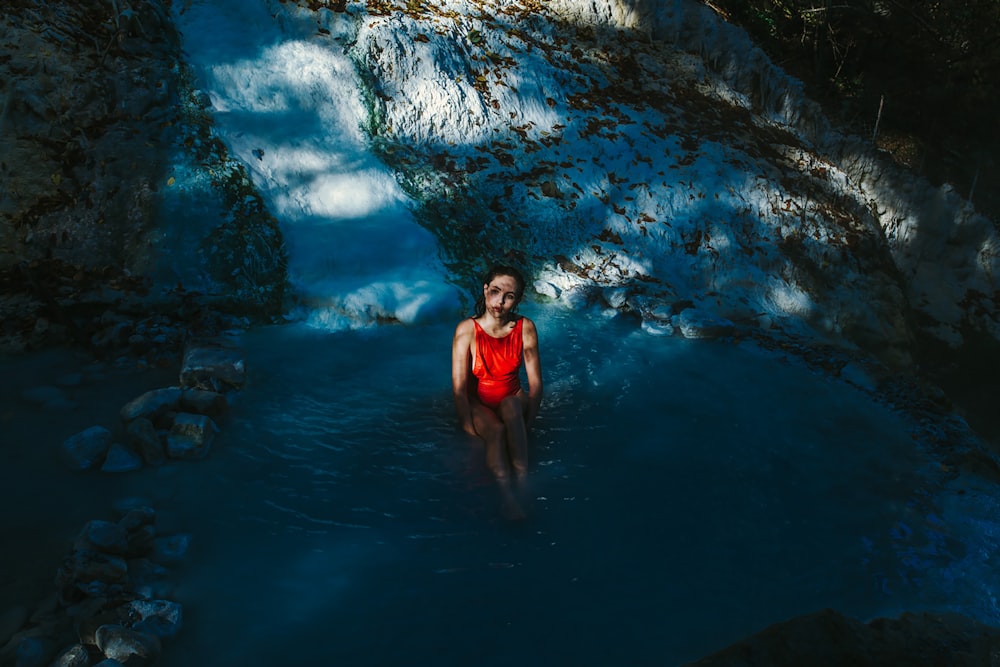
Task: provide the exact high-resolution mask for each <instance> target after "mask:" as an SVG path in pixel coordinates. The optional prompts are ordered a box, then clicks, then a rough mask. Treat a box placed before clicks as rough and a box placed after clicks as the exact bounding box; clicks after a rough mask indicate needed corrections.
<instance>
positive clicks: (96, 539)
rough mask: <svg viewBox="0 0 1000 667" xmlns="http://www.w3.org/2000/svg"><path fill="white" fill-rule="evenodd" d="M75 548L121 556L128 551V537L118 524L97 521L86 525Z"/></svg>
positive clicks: (78, 537)
mask: <svg viewBox="0 0 1000 667" xmlns="http://www.w3.org/2000/svg"><path fill="white" fill-rule="evenodd" d="M73 548H74V549H75V550H77V551H99V552H101V553H106V554H115V555H121V554H124V553H125V552H126V550H127V549H128V535H127V533H126V531H125V529H124V528H122V527H121V526H119V525H118V524H117V523H112V522H111V521H100V520H96V519H95V520H93V521H88V522H87V523H86V524H84V526H83V529H82V530H81V531H80V534H79V535H78V536H77V538H76V541H75V542H74V543H73Z"/></svg>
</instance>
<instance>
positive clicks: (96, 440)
mask: <svg viewBox="0 0 1000 667" xmlns="http://www.w3.org/2000/svg"><path fill="white" fill-rule="evenodd" d="M110 449H111V431H109V430H108V429H106V428H104V427H103V426H91V427H90V428H88V429H86V430H84V431H80V432H79V433H77V434H76V435H72V436H70V437H69V438H67V439H66V440H64V441H63V444H62V452H63V458H65V460H66V462H67V463H68V464H69V466H70V467H71V468H73V469H74V470H91V469H93V468H96V467H97V466H99V465H101V464H102V463H104V458H105V457H106V456H107V455H108V450H110Z"/></svg>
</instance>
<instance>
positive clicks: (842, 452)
mask: <svg viewBox="0 0 1000 667" xmlns="http://www.w3.org/2000/svg"><path fill="white" fill-rule="evenodd" d="M533 314H534V315H536V318H537V320H538V323H539V328H540V331H541V335H542V340H543V362H544V364H545V366H544V370H545V378H546V382H547V392H546V401H545V405H544V409H543V413H542V415H541V417H540V418H539V421H538V423H537V428H536V429H535V430H534V432H533V433H532V438H531V440H532V443H531V456H532V460H533V463H532V470H531V479H530V493H529V494H528V495H529V497H530V499H531V500H530V505H529V508H528V512H529V516H528V518H527V519H526V520H524V521H518V522H511V521H507V520H505V519H503V518H502V515H501V512H500V500H499V497H498V494H497V491H496V489H495V487H494V485H493V483H492V481H491V479H490V476H489V474H488V472H487V471H486V469H485V466H484V465H483V461H482V451H481V449H480V448H478V447H477V445H476V443H475V442H474V441H470V439H469V438H467V437H466V436H464V435H463V434H461V433H460V432H459V431H458V430H457V428H456V426H455V423H454V418H453V408H452V404H451V398H450V388H449V362H450V359H449V352H450V336H451V331H452V324H448V325H445V324H440V325H425V326H415V327H384V328H377V329H369V330H363V331H353V332H338V333H327V332H318V331H315V330H310V329H308V328H305V327H302V326H299V325H293V326H287V327H281V328H272V329H262V330H258V331H253V332H251V333H250V334H248V335H247V336H246V338H245V340H244V344H245V348H246V353H247V359H248V363H249V367H250V383H249V385H248V387H247V389H246V390H245V391H244V392H243V393H242V394H241V395H240V396H239V398H238V400H237V401H236V403H235V406H234V408H233V411H232V413H231V415H230V416H229V417H228V418H227V420H226V422H225V424H224V430H223V433H222V434H221V436H220V438H219V440H218V441H217V443H216V445H215V447H214V450H213V453H212V455H211V457H210V458H209V459H208V460H206V461H202V462H198V463H185V464H177V465H171V466H168V467H166V468H164V469H161V470H155V471H152V470H151V471H144V472H142V473H138V474H137V475H136V477H137V479H141V480H142V481H141V482H139V484H138V487H137V490H138V489H139V488H141V489H144V490H145V493H146V494H147V495H148V496H150V497H151V498H152V500H153V501H154V503H155V504H156V505H157V506H158V507H160V508H161V513H162V515H164V516H165V521H166V522H167V523H168V524H169V525H175V526H177V527H179V528H180V527H182V528H183V529H184V530H186V531H187V532H191V533H192V534H193V535H194V538H195V540H194V547H193V549H192V553H191V559H190V563H189V564H188V565H187V566H186V567H185V569H184V571H183V572H182V573H181V576H180V587H179V590H178V593H177V596H178V598H179V599H180V600H181V601H182V602H183V603H184V605H185V612H186V618H187V627H186V629H185V631H184V633H183V635H182V636H181V637H180V638H178V639H177V640H175V641H174V642H173V643H171V644H170V645H169V647H168V652H167V655H166V660H165V663H164V664H166V665H182V664H196V663H198V664H213V665H247V664H262V665H263V664H273V663H274V662H289V661H291V662H294V663H297V664H320V663H321V662H333V661H337V662H344V663H346V664H438V665H468V664H476V665H492V664H498V665H499V664H504V663H507V662H509V661H511V660H515V659H516V660H518V661H519V662H520V663H521V664H531V665H535V664H537V665H543V664H552V663H553V662H554V661H559V662H563V663H567V664H588V665H602V664H623V663H627V664H671V663H676V662H680V661H683V660H689V659H695V658H697V657H699V656H700V655H703V654H707V653H709V652H711V651H713V650H716V649H718V648H720V647H721V646H723V645H725V644H726V643H729V642H731V641H734V640H736V639H739V638H740V637H742V636H744V635H745V634H748V633H750V632H753V631H756V630H758V629H760V628H762V627H764V626H765V625H767V624H769V623H771V622H774V621H778V620H782V619H785V618H787V617H790V616H793V615H796V614H800V613H806V612H811V611H815V610H818V609H821V608H824V607H832V608H835V609H838V610H840V611H843V612H845V613H848V614H853V615H856V616H859V617H862V618H868V617H872V616H876V615H880V614H885V613H893V612H894V611H895V610H898V609H903V608H917V607H925V606H935V605H938V606H940V605H944V604H946V603H950V602H953V600H949V599H947V598H946V592H945V591H944V590H943V589H942V587H941V586H939V585H938V584H936V583H934V582H928V581H927V579H928V578H929V577H930V576H931V575H930V573H929V570H930V569H931V567H932V566H933V565H934V564H935V563H937V564H938V565H944V564H946V563H948V562H950V561H951V560H954V558H955V557H956V554H955V553H952V551H950V550H949V549H951V547H948V546H942V545H938V546H936V547H935V546H934V545H931V541H932V540H931V539H930V538H929V537H928V535H929V534H930V531H929V530H928V528H927V519H926V509H925V503H924V502H923V501H922V500H921V498H923V497H924V496H926V495H927V489H926V486H925V484H924V481H923V480H924V475H923V473H922V468H923V467H924V466H926V465H927V464H928V462H927V461H925V460H923V459H922V458H921V457H920V456H919V455H918V454H916V453H915V451H914V448H913V446H912V439H911V435H910V429H909V425H908V424H907V423H905V422H904V421H903V420H902V419H900V418H899V417H898V416H896V415H895V414H893V413H891V412H889V411H887V410H885V409H884V408H881V407H879V406H876V405H873V404H872V402H871V400H870V399H869V398H868V397H866V396H864V395H863V394H861V393H859V392H857V391H856V390H854V389H852V388H851V387H849V386H847V385H845V384H842V383H839V382H836V381H833V380H831V379H829V378H826V377H823V376H820V375H816V374H813V373H811V372H809V371H808V370H805V369H803V368H800V367H797V366H795V365H792V364H787V363H782V362H780V361H778V360H776V359H775V358H773V357H771V356H769V355H768V354H766V353H763V352H760V351H759V350H754V349H753V348H748V347H745V346H740V345H733V344H731V343H718V342H714V343H712V342H691V341H684V340H679V339H673V338H656V337H651V336H648V335H646V334H643V333H642V332H641V331H640V330H639V329H638V328H637V327H635V326H634V325H633V324H630V323H628V322H622V321H618V320H610V319H609V320H605V319H603V318H601V317H599V316H597V317H594V318H588V317H587V316H583V315H581V314H578V313H577V314H573V313H566V312H562V311H545V310H539V311H538V312H537V313H533ZM929 545H930V546H929ZM953 593H954V591H948V592H947V594H948V595H950V594H953Z"/></svg>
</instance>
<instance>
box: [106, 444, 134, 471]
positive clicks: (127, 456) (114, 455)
mask: <svg viewBox="0 0 1000 667" xmlns="http://www.w3.org/2000/svg"><path fill="white" fill-rule="evenodd" d="M141 467H142V457H140V456H139V455H138V454H136V453H135V452H133V451H132V450H131V449H129V448H128V447H126V446H125V445H123V444H121V443H119V442H116V443H114V444H113V445H111V449H109V450H108V455H107V456H106V457H105V459H104V465H102V466H101V470H102V471H104V472H112V473H115V472H131V471H133V470H138V469H140V468H141Z"/></svg>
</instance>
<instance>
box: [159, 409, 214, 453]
mask: <svg viewBox="0 0 1000 667" xmlns="http://www.w3.org/2000/svg"><path fill="white" fill-rule="evenodd" d="M218 431H219V427H218V426H216V425H215V422H214V421H212V418H211V417H209V416H207V415H196V414H191V413H186V412H182V413H180V414H178V415H177V416H176V417H175V418H174V425H173V426H172V427H171V429H170V433H169V434H168V435H167V456H168V457H170V458H172V459H185V460H192V459H202V458H205V457H206V456H207V455H208V450H209V447H211V444H212V440H213V439H214V438H215V434H216V433H218Z"/></svg>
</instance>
